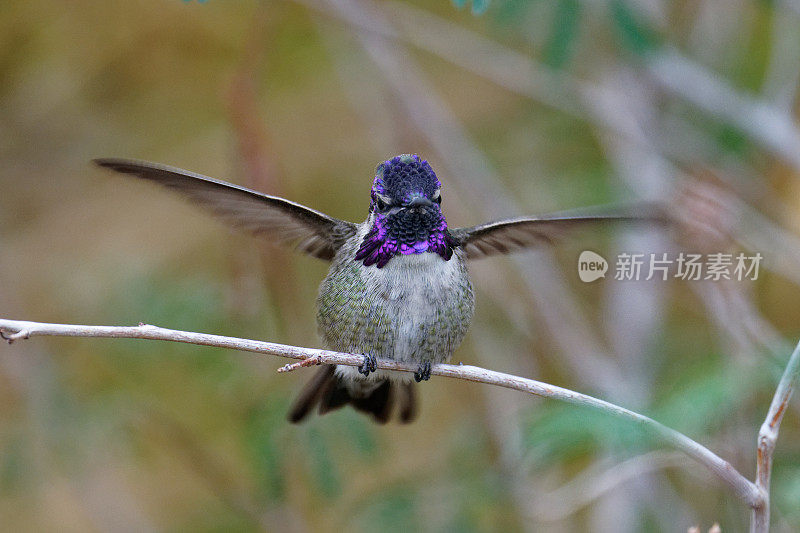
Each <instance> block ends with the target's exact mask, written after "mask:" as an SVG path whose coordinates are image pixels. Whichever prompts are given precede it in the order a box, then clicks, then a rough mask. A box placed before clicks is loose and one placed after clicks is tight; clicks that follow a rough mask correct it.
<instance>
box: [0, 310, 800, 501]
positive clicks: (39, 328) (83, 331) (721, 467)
mask: <svg viewBox="0 0 800 533" xmlns="http://www.w3.org/2000/svg"><path fill="white" fill-rule="evenodd" d="M0 335H1V336H2V337H3V338H4V339H6V340H7V341H9V342H14V341H16V340H20V339H27V338H29V337H33V336H57V337H106V338H117V339H123V338H124V339H146V340H163V341H173V342H184V343H188V344H199V345H202V346H217V347H220V348H229V349H234V350H241V351H245V352H254V353H262V354H268V355H276V356H279V357H287V358H289V359H299V360H300V362H299V363H293V364H289V365H286V366H284V367H282V368H280V369H279V370H278V371H279V372H288V371H291V370H295V369H298V368H301V367H306V366H314V365H320V364H335V365H347V366H359V365H361V364H362V363H363V362H364V356H363V355H356V354H349V353H341V352H334V351H330V350H319V349H315V348H303V347H300V346H289V345H285V344H276V343H272V342H265V341H257V340H252V339H242V338H238V337H224V336H222V335H210V334H207V333H195V332H190V331H179V330H173V329H165V328H159V327H157V326H151V325H147V324H140V325H139V326H83V325H70V324H46V323H42V322H29V321H21V320H6V319H0ZM798 350H800V348H798ZM798 353H800V352H798V351H795V353H794V354H793V356H792V362H793V363H792V362H790V366H789V368H790V369H793V370H791V371H790V370H788V369H787V375H789V376H790V377H789V378H787V377H786V376H784V379H783V380H781V386H779V389H778V390H779V392H781V391H784V396H786V397H787V398H788V395H789V394H791V384H792V383H791V382H792V380H793V378H794V377H796V374H797V367H798V366H800V355H798ZM792 364H794V366H792ZM377 367H378V368H380V369H384V370H396V371H401V372H415V371H417V366H416V365H411V364H406V363H401V362H397V361H390V360H386V359H381V360H378V361H377ZM431 374H432V375H437V376H444V377H449V378H456V379H463V380H465V381H474V382H476V383H486V384H488V385H496V386H498V387H505V388H507V389H513V390H518V391H521V392H527V393H528V394H533V395H534V396H540V397H542V398H551V399H554V400H560V401H563V402H567V403H570V404H573V405H577V406H580V407H588V408H590V409H594V410H596V411H599V412H602V413H605V414H608V415H611V416H613V417H616V418H619V419H623V420H627V421H629V422H634V423H636V424H638V425H640V426H642V427H644V428H647V429H648V430H650V431H652V432H653V433H655V434H656V435H658V436H659V437H660V438H661V439H662V440H663V441H664V442H666V443H667V444H669V445H671V446H673V447H674V448H676V449H678V450H680V451H682V452H683V453H685V454H687V455H688V456H690V457H692V458H693V459H695V460H696V461H698V462H699V463H701V464H703V465H704V466H705V467H707V468H708V469H709V470H711V471H712V472H713V473H714V474H716V475H717V476H718V477H719V478H720V479H721V480H722V481H724V482H725V483H726V484H727V485H728V486H729V487H730V488H731V489H732V490H733V491H734V492H735V493H736V495H737V496H739V498H741V499H742V500H743V501H744V502H745V503H746V504H747V505H749V506H750V507H751V508H753V509H760V508H762V507H763V506H764V505H765V503H764V500H763V494H764V493H763V492H762V491H761V490H759V489H758V488H757V487H756V485H755V484H754V483H752V482H751V481H749V480H748V479H747V478H745V477H744V476H743V475H742V474H740V473H739V472H738V471H737V470H736V469H735V468H734V467H733V466H732V465H731V464H730V463H728V462H727V461H725V460H724V459H722V458H721V457H719V456H718V455H716V454H714V452H712V451H711V450H709V449H708V448H706V447H704V446H703V445H701V444H699V443H697V442H695V441H693V440H692V439H690V438H689V437H687V436H686V435H684V434H682V433H680V432H678V431H675V430H674V429H671V428H668V427H667V426H664V425H663V424H660V423H659V422H656V421H655V420H653V419H651V418H648V417H646V416H644V415H642V414H639V413H636V412H634V411H631V410H629V409H625V408H624V407H620V406H619V405H615V404H613V403H610V402H606V401H604V400H600V399H598V398H594V397H592V396H588V395H586V394H581V393H579V392H575V391H572V390H569V389H564V388H562V387H557V386H555V385H550V384H548V383H542V382H540V381H535V380H532V379H527V378H522V377H519V376H514V375H511V374H505V373H503V372H496V371H494V370H487V369H485V368H480V367H476V366H469V365H445V364H436V365H434V366H433V368H432V369H431ZM787 387H788V388H787ZM776 398H777V396H776ZM774 403H775V402H773V404H774ZM784 405H785V404H784ZM770 412H772V409H770ZM782 413H783V408H781V410H780V412H779V413H778V416H773V418H777V423H780V415H781V414H782ZM768 421H769V419H768ZM775 429H777V428H775Z"/></svg>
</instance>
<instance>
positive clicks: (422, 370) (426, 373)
mask: <svg viewBox="0 0 800 533" xmlns="http://www.w3.org/2000/svg"><path fill="white" fill-rule="evenodd" d="M429 379H431V362H430V361H425V362H424V363H422V364H421V365H419V368H417V371H416V372H414V380H415V381H416V382H417V383H419V382H420V381H428V380H429Z"/></svg>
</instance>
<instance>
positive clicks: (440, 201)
mask: <svg viewBox="0 0 800 533" xmlns="http://www.w3.org/2000/svg"><path fill="white" fill-rule="evenodd" d="M433 201H434V202H436V203H437V204H439V205H442V195H441V194H439V195H437V196H436V198H434V200H433Z"/></svg>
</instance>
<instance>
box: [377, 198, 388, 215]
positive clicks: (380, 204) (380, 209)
mask: <svg viewBox="0 0 800 533" xmlns="http://www.w3.org/2000/svg"><path fill="white" fill-rule="evenodd" d="M375 209H376V210H377V211H378V212H379V213H383V212H384V211H386V202H384V201H383V200H381V199H380V198H376V199H375Z"/></svg>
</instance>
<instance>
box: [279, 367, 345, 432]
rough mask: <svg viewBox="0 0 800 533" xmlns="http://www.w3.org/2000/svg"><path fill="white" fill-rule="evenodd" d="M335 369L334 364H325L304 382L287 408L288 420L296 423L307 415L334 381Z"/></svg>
mask: <svg viewBox="0 0 800 533" xmlns="http://www.w3.org/2000/svg"><path fill="white" fill-rule="evenodd" d="M335 370H336V367H335V366H332V365H325V366H323V367H322V368H320V369H319V370H318V371H317V373H316V374H314V377H313V378H311V380H310V381H309V382H308V383H306V386H305V387H303V390H302V392H300V396H298V397H297V399H296V400H295V401H294V404H292V407H291V408H290V409H289V422H291V423H293V424H296V423H297V422H300V421H301V420H303V419H304V418H305V417H306V415H308V413H309V411H311V409H313V408H314V406H315V405H316V404H317V402H318V401H319V399H320V397H321V396H322V394H323V393H324V392H325V390H326V389H327V388H328V387H329V386H330V384H331V383H332V382H333V381H335V379H336V376H335V375H334V371H335Z"/></svg>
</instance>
